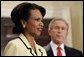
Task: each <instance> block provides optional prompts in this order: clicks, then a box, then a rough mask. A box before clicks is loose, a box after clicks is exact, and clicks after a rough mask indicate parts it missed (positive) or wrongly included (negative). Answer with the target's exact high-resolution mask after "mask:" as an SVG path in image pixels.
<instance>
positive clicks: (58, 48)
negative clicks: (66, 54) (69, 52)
mask: <svg viewBox="0 0 84 57" xmlns="http://www.w3.org/2000/svg"><path fill="white" fill-rule="evenodd" d="M57 56H62V53H61V47H57Z"/></svg>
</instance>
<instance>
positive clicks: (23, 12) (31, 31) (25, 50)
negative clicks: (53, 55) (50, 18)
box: [4, 2, 47, 56]
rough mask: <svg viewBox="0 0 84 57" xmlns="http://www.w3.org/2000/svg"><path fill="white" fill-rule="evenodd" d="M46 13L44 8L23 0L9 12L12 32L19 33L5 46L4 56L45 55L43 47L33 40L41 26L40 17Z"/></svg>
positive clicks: (39, 32) (39, 31) (38, 33)
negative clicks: (12, 25) (12, 26)
mask: <svg viewBox="0 0 84 57" xmlns="http://www.w3.org/2000/svg"><path fill="white" fill-rule="evenodd" d="M45 14H46V10H45V8H43V7H42V6H39V5H37V4H33V3H27V2H23V3H21V4H19V5H17V6H16V7H15V8H14V9H13V10H12V12H11V19H12V21H13V23H14V24H15V27H14V29H13V33H17V34H19V36H18V37H17V38H16V39H13V40H11V41H10V42H8V44H7V45H6V47H5V50H4V55H5V56H47V54H46V51H45V49H44V48H43V47H41V46H40V45H38V44H37V43H36V42H35V38H38V36H39V35H40V34H41V31H42V28H43V25H44V24H43V22H42V19H43V17H44V16H45Z"/></svg>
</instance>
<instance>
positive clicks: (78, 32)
mask: <svg viewBox="0 0 84 57" xmlns="http://www.w3.org/2000/svg"><path fill="white" fill-rule="evenodd" d="M22 2H31V3H32V2H33V3H36V4H39V5H41V6H43V7H45V8H46V9H47V14H46V16H45V18H52V17H55V15H54V14H55V10H56V9H66V8H69V11H70V21H71V23H70V24H71V33H72V35H71V36H72V38H71V39H70V40H71V43H72V47H74V48H76V49H78V50H81V51H82V52H83V1H1V17H10V12H11V10H12V9H13V8H14V7H15V6H16V5H17V4H19V3H22ZM70 40H69V41H70Z"/></svg>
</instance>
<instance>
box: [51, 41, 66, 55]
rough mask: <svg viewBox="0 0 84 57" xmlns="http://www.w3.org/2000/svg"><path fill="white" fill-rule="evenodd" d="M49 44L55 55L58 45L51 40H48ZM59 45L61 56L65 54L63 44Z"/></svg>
mask: <svg viewBox="0 0 84 57" xmlns="http://www.w3.org/2000/svg"><path fill="white" fill-rule="evenodd" d="M50 46H51V48H52V51H53V54H54V56H57V47H58V46H57V45H56V44H55V43H54V42H53V41H51V42H50ZM60 47H61V49H62V50H61V53H62V56H66V54H65V49H64V44H61V45H60Z"/></svg>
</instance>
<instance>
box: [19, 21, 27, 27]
mask: <svg viewBox="0 0 84 57" xmlns="http://www.w3.org/2000/svg"><path fill="white" fill-rule="evenodd" d="M20 22H21V24H22V27H23V28H25V27H26V21H25V20H20Z"/></svg>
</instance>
